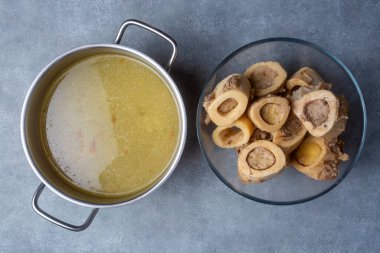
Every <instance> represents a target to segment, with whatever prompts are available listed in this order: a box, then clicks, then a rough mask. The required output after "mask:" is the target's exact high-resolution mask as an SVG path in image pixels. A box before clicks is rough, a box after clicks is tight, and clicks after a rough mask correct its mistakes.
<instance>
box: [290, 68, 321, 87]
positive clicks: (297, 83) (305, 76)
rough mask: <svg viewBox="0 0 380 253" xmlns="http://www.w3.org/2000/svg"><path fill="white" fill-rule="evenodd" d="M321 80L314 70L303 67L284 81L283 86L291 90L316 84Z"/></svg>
mask: <svg viewBox="0 0 380 253" xmlns="http://www.w3.org/2000/svg"><path fill="white" fill-rule="evenodd" d="M323 82H324V81H323V79H322V77H321V76H320V75H319V74H318V73H317V72H316V71H315V70H313V69H312V68H309V67H304V68H301V69H299V70H298V71H297V72H296V73H294V74H293V75H292V76H291V77H290V79H289V80H288V81H287V82H286V85H285V86H286V89H287V90H289V91H292V90H294V89H295V88H297V87H310V86H317V85H318V84H319V83H323Z"/></svg>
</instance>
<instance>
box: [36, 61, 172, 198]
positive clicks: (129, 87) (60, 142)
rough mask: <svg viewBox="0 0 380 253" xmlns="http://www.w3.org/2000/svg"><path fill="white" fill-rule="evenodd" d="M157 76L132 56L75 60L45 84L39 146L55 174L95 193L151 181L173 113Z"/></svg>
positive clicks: (163, 161) (163, 162) (168, 155)
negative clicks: (51, 81) (40, 144)
mask: <svg viewBox="0 0 380 253" xmlns="http://www.w3.org/2000/svg"><path fill="white" fill-rule="evenodd" d="M178 115H179V114H178V108H177V105H176V102H175V100H174V97H173V95H172V93H171V91H170V90H169V88H168V86H167V85H166V83H165V81H164V80H163V79H162V78H161V77H160V76H159V75H158V74H157V73H156V72H155V71H154V70H153V69H152V68H150V67H149V66H147V65H145V64H144V63H142V62H140V61H137V60H135V59H133V58H130V57H127V56H122V55H116V54H101V55H96V56H91V57H88V58H85V59H83V60H81V61H78V62H76V63H74V64H72V65H71V66H70V67H68V68H67V69H66V70H65V71H64V72H63V73H61V74H60V75H59V76H58V77H57V78H56V79H55V81H54V82H53V83H52V85H51V89H50V91H49V92H48V94H47V96H46V98H45V101H44V109H43V112H42V117H41V124H40V125H41V128H40V129H41V135H42V138H43V140H42V142H43V146H44V149H45V151H46V154H47V156H48V157H49V160H50V161H51V163H52V165H53V167H54V168H55V169H56V170H57V172H58V173H59V175H60V176H61V177H63V178H64V179H65V180H67V181H69V182H70V183H71V184H73V185H74V186H75V187H79V188H81V189H83V190H85V191H89V192H92V193H95V194H100V195H110V194H111V195H124V194H131V193H134V192H137V191H139V190H141V189H144V188H146V187H148V186H149V185H151V184H152V183H154V182H155V181H156V180H157V179H158V178H159V177H160V176H161V175H162V173H163V172H164V171H165V169H166V168H167V166H168V164H169V163H170V161H171V159H172V156H173V154H174V151H175V150H176V147H177V143H178V139H179V116H178Z"/></svg>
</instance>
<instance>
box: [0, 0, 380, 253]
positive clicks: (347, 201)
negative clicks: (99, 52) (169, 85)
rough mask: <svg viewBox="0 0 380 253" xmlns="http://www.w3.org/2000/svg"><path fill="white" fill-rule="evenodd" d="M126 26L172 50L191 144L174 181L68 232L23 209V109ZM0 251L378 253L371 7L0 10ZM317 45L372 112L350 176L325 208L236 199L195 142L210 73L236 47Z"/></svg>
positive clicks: (14, 5)
mask: <svg viewBox="0 0 380 253" xmlns="http://www.w3.org/2000/svg"><path fill="white" fill-rule="evenodd" d="M128 18H137V19H141V20H144V21H146V22H148V23H150V24H153V25H155V26H157V27H159V28H161V29H162V30H164V31H166V32H167V33H169V34H170V35H172V36H173V37H174V38H175V39H176V40H177V42H178V46H179V55H178V58H177V61H176V64H175V66H174V68H173V76H174V78H175V80H176V81H177V83H178V86H179V87H180V90H181V92H182V94H183V96H184V99H185V102H186V106H187V110H188V117H189V134H188V140H187V146H186V151H185V153H184V155H183V157H182V160H181V162H180V164H179V166H178V168H177V170H176V171H175V172H174V174H173V175H172V177H171V178H170V179H169V180H168V181H167V183H166V184H164V185H163V187H161V188H160V189H159V190H157V191H156V192H154V193H153V194H152V195H150V196H149V197H147V198H145V199H143V200H142V201H139V202H137V203H135V204H132V205H129V206H125V207H121V208H112V209H107V210H101V211H100V212H99V214H98V216H97V217H96V219H95V220H94V222H93V224H92V225H91V227H90V228H89V229H88V230H86V231H84V232H82V233H72V232H68V231H65V230H63V229H61V228H59V227H56V226H54V225H52V224H50V223H48V222H47V221H45V220H43V219H42V218H40V217H39V216H38V215H37V214H35V213H34V211H33V210H32V208H31V197H32V194H33V193H34V191H35V189H36V187H37V186H38V185H39V180H38V179H37V177H36V176H35V175H34V174H33V172H32V170H31V169H30V168H29V166H28V164H27V161H26V159H25V157H24V154H23V151H22V148H21V143H20V137H19V136H20V134H19V116H20V111H21V105H22V102H23V99H24V96H25V94H26V91H27V89H28V87H29V86H30V84H31V82H32V81H33V79H34V77H35V76H36V75H37V74H38V72H39V71H40V70H41V69H42V68H43V67H44V66H45V65H46V64H48V63H49V62H50V61H51V60H52V59H53V58H55V57H56V56H58V55H59V54H61V53H63V52H65V51H67V50H69V49H72V48H75V47H77V46H80V45H83V44H90V43H107V42H110V43H111V42H113V40H114V37H115V35H116V32H117V30H118V28H119V25H120V24H121V22H122V21H124V20H125V19H128ZM0 31H1V34H0V129H1V131H0V143H1V144H0V172H1V174H0V203H1V204H0V252H79V251H83V252H113V251H115V252H118V251H120V252H121V251H122V252H379V250H380V187H379V181H380V171H379V169H378V165H379V163H380V156H379V152H378V142H379V141H380V132H379V131H378V124H379V118H380V110H379V106H378V102H379V99H380V97H379V87H380V86H379V80H380V74H379V73H380V71H379V69H380V54H379V52H380V47H379V45H380V44H379V40H380V2H379V1H241V2H238V1H208V0H195V1H179V0H176V1H153V0H149V1H125V2H122V1H109V2H105V1H75V0H67V1H52V0H49V1H30V0H24V1H10V0H9V1H1V2H0ZM276 36H291V37H297V38H301V39H305V40H309V41H311V42H315V43H317V44H319V45H321V46H322V47H325V48H327V49H328V50H330V51H331V52H333V53H334V54H336V55H337V56H338V57H339V58H340V59H341V60H342V61H343V62H344V63H346V64H347V66H348V67H349V68H351V69H352V71H353V73H354V75H355V76H356V78H357V80H358V82H359V83H360V85H361V88H362V90H363V94H364V96H365V99H366V103H367V109H368V118H369V124H368V138H367V144H366V148H365V150H364V154H363V155H362V157H361V159H360V162H359V164H358V165H357V166H356V168H354V169H353V171H352V172H351V173H350V175H349V176H348V177H347V178H346V180H345V181H344V182H343V183H342V184H340V185H339V186H338V187H337V188H335V189H334V190H333V191H332V192H330V193H328V194H327V195H325V196H323V197H321V198H319V199H316V200H314V201H312V202H309V203H305V204H301V205H295V206H282V207H281V206H280V207H278V206H270V205H264V204H259V203H255V202H253V201H251V200H247V199H244V198H243V197H241V196H239V195H237V194H236V193H234V192H232V191H231V190H229V189H228V188H227V187H226V186H225V185H223V184H222V183H221V182H220V181H219V180H218V179H217V178H216V176H215V175H214V174H213V173H212V172H211V170H210V169H209V167H208V165H207V164H206V161H205V159H204V158H203V157H202V154H201V151H200V148H199V146H198V143H197V139H196V135H195V123H194V121H195V108H196V103H197V99H198V96H199V94H200V92H201V89H202V87H203V86H204V84H205V82H206V81H207V78H208V77H209V75H210V74H211V72H212V70H213V69H214V68H215V66H216V65H217V64H218V63H219V62H220V61H221V60H222V59H223V58H224V57H225V56H227V55H228V54H229V53H230V52H232V51H233V50H235V49H237V48H239V47H240V46H242V45H244V44H246V43H249V42H251V41H255V40H258V39H262V38H267V37H276ZM127 37H128V38H127V39H124V41H123V43H124V44H126V45H131V46H133V47H136V48H138V49H140V50H143V51H144V52H147V53H149V54H151V55H152V56H153V57H155V58H157V59H163V60H162V62H164V59H166V58H165V57H166V56H167V54H168V52H169V46H167V45H166V44H165V43H164V42H163V41H162V40H160V39H157V38H156V37H154V36H152V35H150V34H149V33H147V32H142V31H139V30H137V29H131V31H130V32H129V33H128V36H127ZM41 201H42V206H43V207H44V208H46V209H47V210H49V211H51V212H54V213H56V214H57V215H59V216H60V217H62V218H64V219H67V220H70V221H72V222H80V221H82V220H83V218H84V217H85V216H86V215H87V213H88V211H89V210H88V209H86V208H82V207H78V206H75V205H72V204H70V203H68V202H67V201H64V200H62V199H59V198H58V197H56V196H55V195H54V194H53V193H51V192H49V191H45V192H44V194H43V196H42V200H41Z"/></svg>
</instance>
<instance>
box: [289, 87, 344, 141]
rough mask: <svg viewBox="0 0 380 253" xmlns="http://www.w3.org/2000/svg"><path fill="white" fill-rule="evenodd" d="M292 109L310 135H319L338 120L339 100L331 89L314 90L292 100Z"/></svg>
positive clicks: (324, 133)
mask: <svg viewBox="0 0 380 253" xmlns="http://www.w3.org/2000/svg"><path fill="white" fill-rule="evenodd" d="M292 111H293V113H294V114H295V115H296V116H297V117H298V118H299V119H300V121H301V122H302V124H303V125H304V126H305V127H306V129H307V130H308V132H309V133H310V134H311V135H313V136H316V137H321V136H324V135H326V134H327V133H328V132H329V131H330V130H332V128H333V127H334V125H335V122H336V121H337V120H338V113H339V100H338V98H337V97H336V96H335V95H334V94H333V93H332V92H331V91H328V90H316V91H312V92H310V93H307V94H305V95H304V96H303V97H302V98H300V99H298V100H296V101H293V102H292Z"/></svg>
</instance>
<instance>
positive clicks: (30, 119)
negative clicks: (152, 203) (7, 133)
mask: <svg viewBox="0 0 380 253" xmlns="http://www.w3.org/2000/svg"><path fill="white" fill-rule="evenodd" d="M129 25H136V26H139V27H141V28H144V29H147V30H149V31H151V32H153V33H155V34H157V35H159V36H161V37H163V38H164V39H165V40H167V41H168V42H169V43H170V44H171V46H172V49H173V50H172V54H171V56H170V60H169V63H168V65H167V66H166V69H164V68H163V67H161V66H160V65H159V64H158V63H157V62H156V61H155V60H153V59H152V58H150V57H149V56H147V55H145V54H143V53H141V52H139V51H137V50H135V49H132V48H129V47H125V46H121V45H119V43H120V40H121V38H122V36H123V33H124V31H125V29H126V28H127V27H128V26H129ZM97 54H118V55H125V56H128V57H131V58H134V59H136V60H138V61H140V62H142V63H144V64H146V65H148V66H150V67H151V68H152V69H153V70H155V71H156V73H158V74H159V75H160V76H161V78H162V79H163V80H164V81H165V83H166V85H167V87H168V88H169V90H170V91H171V93H172V94H173V97H174V99H175V101H176V104H177V108H178V114H179V119H180V136H179V141H178V144H177V149H176V151H175V154H174V156H173V159H172V161H171V162H170V164H169V165H168V167H167V169H166V170H165V172H164V173H163V174H162V175H161V177H160V178H159V179H158V180H157V181H156V182H154V183H153V185H151V186H150V187H148V188H147V189H144V190H143V191H142V192H137V193H135V194H133V195H128V196H122V197H101V196H95V195H91V194H87V193H85V192H83V191H79V190H78V189H75V188H74V187H72V186H70V185H69V184H67V183H66V182H65V181H64V180H62V179H61V177H59V176H58V175H57V173H56V172H55V171H54V169H53V168H52V166H51V165H50V163H49V161H48V159H47V158H46V155H45V152H44V151H43V149H42V144H41V136H40V134H39V133H40V131H39V125H40V124H39V122H40V117H41V115H40V114H41V111H42V105H43V104H42V101H43V98H44V96H45V94H46V92H47V91H48V88H49V86H50V85H51V83H52V80H53V79H54V78H55V77H56V76H57V75H58V74H59V73H61V72H62V71H63V70H64V69H66V68H67V67H69V66H70V65H71V64H73V63H74V62H76V61H78V60H81V59H84V58H86V57H89V56H93V55H97ZM176 55H177V47H176V43H175V41H174V40H173V39H172V38H171V37H170V36H169V35H167V34H165V33H163V32H162V31H160V30H158V29H156V28H154V27H152V26H150V25H147V24H145V23H143V22H141V21H137V20H127V21H126V22H124V23H123V24H122V26H121V28H120V30H119V33H118V35H117V37H116V41H115V44H96V45H86V46H82V47H79V48H75V49H73V50H71V51H69V52H66V53H64V54H62V55H61V56H59V57H57V58H56V59H55V60H53V61H52V62H51V63H50V64H49V65H47V66H46V67H45V68H44V69H43V70H42V71H41V72H40V73H39V75H38V76H37V77H36V79H35V80H34V82H33V84H32V85H31V87H30V89H29V91H28V93H27V96H26V98H25V101H24V105H23V109H22V114H21V140H22V145H23V148H24V151H25V155H26V157H27V159H28V162H29V164H30V166H31V167H32V169H33V171H34V172H35V174H36V175H37V176H38V177H39V179H40V180H41V181H42V184H41V185H40V186H39V187H38V189H37V191H36V193H35V194H34V196H33V208H34V210H35V211H36V212H37V213H38V214H40V215H41V216H43V217H44V218H46V219H47V220H49V221H50V222H53V223H55V224H56V225H59V226H61V227H64V228H66V229H69V230H72V231H81V230H84V229H86V228H87V227H88V226H89V225H90V224H91V222H92V220H93V218H94V217H95V215H96V213H97V212H98V210H99V208H105V207H114V206H122V205H126V204H128V203H132V202H134V201H137V200H139V199H141V198H143V197H145V196H147V195H148V194H150V193H151V192H153V191H154V190H155V189H157V188H158V187H159V186H160V185H162V184H163V183H164V182H165V181H166V180H167V179H168V177H169V176H170V175H171V173H172V172H173V171H174V169H175V168H176V166H177V164H178V162H179V160H180V157H181V155H182V152H183V149H184V146H185V141H186V131H187V125H186V112H185V107H184V104H183V100H182V97H181V94H180V92H179V91H178V88H177V86H176V84H175V83H174V81H173V79H172V78H171V77H170V75H169V74H168V71H169V70H170V68H171V66H172V64H173V62H174V60H175V57H176ZM45 186H47V187H48V188H49V189H50V190H52V191H53V192H55V193H56V194H57V195H59V196H60V197H62V198H64V199H66V200H68V201H71V202H73V203H75V204H79V205H82V206H86V207H91V208H93V210H92V212H91V213H90V215H89V217H88V218H87V220H86V221H85V222H84V223H83V224H82V225H79V226H76V225H72V224H69V223H66V222H64V221H62V220H59V219H57V218H55V217H54V216H52V215H51V214H48V213H46V212H45V211H44V210H42V209H41V208H40V207H39V205H38V198H39V196H40V194H41V193H42V191H43V189H44V187H45Z"/></svg>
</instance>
